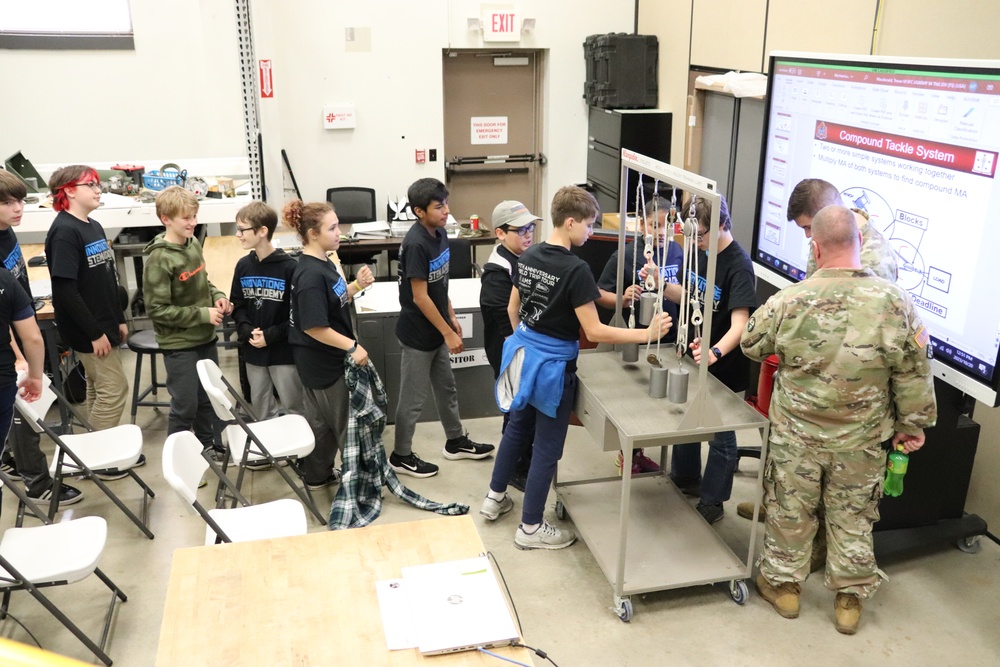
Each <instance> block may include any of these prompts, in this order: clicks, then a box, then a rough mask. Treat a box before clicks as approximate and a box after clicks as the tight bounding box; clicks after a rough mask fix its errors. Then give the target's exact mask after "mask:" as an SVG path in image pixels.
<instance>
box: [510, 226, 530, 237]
mask: <svg viewBox="0 0 1000 667" xmlns="http://www.w3.org/2000/svg"><path fill="white" fill-rule="evenodd" d="M504 231H505V232H507V233H508V234H509V233H511V232H513V233H515V234H517V235H518V236H520V237H522V238H523V237H525V236H527V235H529V234H533V233H534V232H535V225H525V226H524V227H518V228H517V229H511V228H510V227H508V228H507V229H505V230H504Z"/></svg>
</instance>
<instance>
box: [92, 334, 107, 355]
mask: <svg viewBox="0 0 1000 667" xmlns="http://www.w3.org/2000/svg"><path fill="white" fill-rule="evenodd" d="M90 344H91V345H92V346H93V348H94V356H95V357H101V358H103V357H106V356H108V355H109V354H111V341H109V340H108V336H107V334H104V335H102V336H101V337H100V338H98V339H97V340H95V341H91V342H90Z"/></svg>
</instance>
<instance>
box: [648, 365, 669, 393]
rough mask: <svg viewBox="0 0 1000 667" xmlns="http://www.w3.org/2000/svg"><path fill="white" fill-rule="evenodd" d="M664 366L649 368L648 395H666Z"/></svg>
mask: <svg viewBox="0 0 1000 667" xmlns="http://www.w3.org/2000/svg"><path fill="white" fill-rule="evenodd" d="M668 372H669V371H668V370H667V369H666V368H662V367H660V368H657V367H655V366H651V367H650V368H649V395H650V397H651V398H663V397H664V396H666V395H667V373H668Z"/></svg>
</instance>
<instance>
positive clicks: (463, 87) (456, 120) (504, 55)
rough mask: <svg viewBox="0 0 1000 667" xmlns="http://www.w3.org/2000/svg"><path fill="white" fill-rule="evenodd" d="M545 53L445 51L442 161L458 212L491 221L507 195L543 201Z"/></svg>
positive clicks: (536, 208) (535, 204)
mask: <svg viewBox="0 0 1000 667" xmlns="http://www.w3.org/2000/svg"><path fill="white" fill-rule="evenodd" d="M541 56H542V54H541V52H540V51H527V50H525V51H521V50H516V49H515V50H506V51H496V50H483V51H480V50H462V51H456V50H446V51H445V52H444V159H445V178H446V180H447V183H446V185H447V186H448V190H449V191H450V193H451V196H450V199H449V205H450V208H451V213H452V215H454V216H455V218H456V219H457V220H458V221H459V222H465V221H466V220H468V218H469V216H470V215H472V214H476V215H478V216H479V217H480V219H481V221H482V222H483V223H484V224H487V225H488V224H489V221H490V216H491V215H492V213H493V208H494V207H495V206H496V205H497V204H498V203H500V202H501V201H503V200H504V199H515V200H518V201H520V202H523V203H524V204H525V205H526V206H527V207H528V209H529V210H530V211H531V212H532V213H535V214H536V215H540V216H542V217H546V216H545V214H544V212H543V211H542V207H541V206H540V202H539V197H540V190H541V174H540V172H539V170H540V168H541V162H540V158H541V155H540V153H539V147H540V146H541V120H540V119H541V117H542V111H541V81H540V79H541V71H542V68H541V63H540V62H539V61H540V59H541Z"/></svg>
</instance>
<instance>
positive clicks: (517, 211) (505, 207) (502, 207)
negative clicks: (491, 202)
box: [493, 201, 541, 229]
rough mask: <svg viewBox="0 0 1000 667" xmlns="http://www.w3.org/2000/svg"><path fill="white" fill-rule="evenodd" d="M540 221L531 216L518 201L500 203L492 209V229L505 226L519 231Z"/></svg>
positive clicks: (536, 217)
mask: <svg viewBox="0 0 1000 667" xmlns="http://www.w3.org/2000/svg"><path fill="white" fill-rule="evenodd" d="M538 220H541V218H539V217H538V216H537V215H532V214H531V212H530V211H528V207H527V206H525V205H524V204H522V203H521V202H519V201H502V202H500V203H499V204H497V207H496V208H495V209H493V229H496V228H498V227H503V226H504V225H506V226H507V227H508V228H509V229H520V228H521V227H527V226H528V225H530V224H532V223H534V222H536V221H538Z"/></svg>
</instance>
